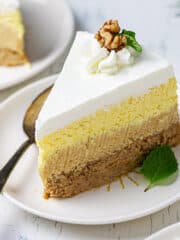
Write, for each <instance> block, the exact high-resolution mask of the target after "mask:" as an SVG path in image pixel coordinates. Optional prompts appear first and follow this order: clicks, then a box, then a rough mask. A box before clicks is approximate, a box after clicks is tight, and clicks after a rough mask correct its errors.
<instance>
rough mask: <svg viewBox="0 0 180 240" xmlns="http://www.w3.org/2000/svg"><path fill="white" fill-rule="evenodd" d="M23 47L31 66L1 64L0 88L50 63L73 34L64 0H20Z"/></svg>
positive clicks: (71, 18) (71, 17)
mask: <svg viewBox="0 0 180 240" xmlns="http://www.w3.org/2000/svg"><path fill="white" fill-rule="evenodd" d="M20 2H21V9H22V13H23V19H24V23H25V28H26V49H27V54H28V56H29V58H30V62H31V65H30V66H29V65H24V66H17V67H0V90H2V89H5V88H7V87H10V86H13V85H15V84H18V83H20V82H22V81H25V80H27V79H29V78H31V77H33V76H35V75H36V74H38V73H39V72H41V71H42V70H43V69H45V68H46V67H48V66H49V65H51V64H52V63H53V62H54V61H55V60H56V59H57V58H58V57H59V56H60V55H61V54H62V53H63V52H64V50H65V49H66V47H67V46H68V44H69V43H70V40H71V39H72V36H73V33H74V19H73V16H72V13H71V11H70V9H69V7H68V6H67V4H66V2H65V1H64V0H53V4H52V1H51V0H21V1H20Z"/></svg>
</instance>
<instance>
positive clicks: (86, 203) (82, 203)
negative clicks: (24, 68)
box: [0, 76, 180, 225]
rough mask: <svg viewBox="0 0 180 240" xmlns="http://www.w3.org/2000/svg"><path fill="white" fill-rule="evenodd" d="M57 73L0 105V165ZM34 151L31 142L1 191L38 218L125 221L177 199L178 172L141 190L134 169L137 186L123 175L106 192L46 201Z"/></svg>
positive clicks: (143, 182) (178, 153)
mask: <svg viewBox="0 0 180 240" xmlns="http://www.w3.org/2000/svg"><path fill="white" fill-rule="evenodd" d="M56 77H57V76H51V77H48V78H46V79H44V80H43V81H39V82H37V83H34V84H31V85H29V86H28V87H26V88H24V89H22V90H20V91H18V92H17V93H16V94H14V95H13V96H11V97H10V98H9V99H8V100H6V101H5V102H4V103H3V104H1V105H0V116H1V124H0V128H1V129H0V133H1V134H0V153H1V158H0V168H1V167H2V166H3V165H4V164H5V162H6V161H7V160H8V159H9V158H10V156H11V155H12V153H13V152H15V150H16V149H17V147H18V146H19V145H20V144H21V143H22V142H23V141H24V140H25V139H26V136H25V134H24V133H23V130H22V120H23V116H24V113H25V111H26V109H27V107H28V106H29V104H30V103H31V102H32V100H33V99H34V98H35V97H36V96H37V95H38V94H39V93H40V92H41V91H42V90H44V89H45V88H47V87H48V86H49V85H51V84H52V83H53V82H54V81H55V79H56ZM37 154H38V153H37V148H36V146H35V144H34V145H32V146H31V147H30V148H29V149H28V151H27V152H26V153H25V154H24V156H23V157H22V158H21V159H20V161H19V163H18V164H17V166H16V168H15V169H14V171H13V173H12V175H11V177H10V179H9V181H8V182H7V185H6V187H5V189H4V195H5V196H6V197H7V198H8V199H10V200H11V201H12V202H13V203H14V204H16V205H17V206H19V207H20V208H22V209H24V210H26V211H28V212H31V213H33V214H36V215H38V216H41V217H45V218H48V219H52V220H56V221H61V222H67V223H76V224H92V225H93V224H107V223H115V222H123V221H128V220H132V219H135V218H139V217H142V216H145V215H148V214H150V213H153V212H156V211H158V210H160V209H162V208H164V207H166V206H168V205H170V204H172V203H174V202H176V201H177V200H178V199H180V191H179V189H180V177H178V178H177V180H176V182H174V183H173V184H171V185H169V186H161V187H154V188H153V189H151V190H150V191H148V192H146V193H144V188H145V186H146V184H147V182H146V180H145V179H144V178H143V177H142V176H141V175H138V174H136V173H132V174H131V176H132V177H133V178H134V179H136V181H137V182H138V183H139V184H140V185H139V186H138V187H137V186H135V185H134V184H133V183H132V182H131V181H129V179H127V178H123V180H124V183H125V189H122V188H121V186H120V183H119V182H118V181H117V182H114V183H113V184H111V186H110V191H109V192H108V191H107V188H106V186H104V187H101V188H99V189H96V190H92V191H89V192H85V193H82V194H80V195H78V196H76V197H73V198H70V199H63V200H61V199H49V200H44V199H43V197H42V184H41V180H40V177H39V175H38V171H37ZM175 154H176V156H177V158H178V159H179V160H180V147H176V148H175Z"/></svg>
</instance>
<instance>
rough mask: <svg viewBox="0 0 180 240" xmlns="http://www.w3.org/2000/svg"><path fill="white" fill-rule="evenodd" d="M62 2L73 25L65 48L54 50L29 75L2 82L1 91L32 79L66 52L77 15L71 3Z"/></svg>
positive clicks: (73, 32) (62, 0)
mask: <svg viewBox="0 0 180 240" xmlns="http://www.w3.org/2000/svg"><path fill="white" fill-rule="evenodd" d="M61 4H63V5H64V7H65V8H66V13H67V15H68V18H69V22H70V27H71V31H69V36H68V39H67V41H66V43H65V45H64V47H63V48H59V49H57V50H56V51H52V52H51V53H50V56H49V58H48V59H46V61H43V64H42V65H41V66H40V67H38V68H37V69H35V70H33V72H30V73H29V74H28V76H21V77H18V78H17V79H16V80H15V81H13V82H7V83H6V82H4V83H1V84H0V91H3V90H5V89H8V88H10V87H14V86H16V85H19V84H21V83H23V82H26V81H28V80H30V79H32V78H33V77H35V76H37V75H38V74H40V73H42V72H43V71H44V69H46V68H48V67H50V66H51V65H52V64H53V63H54V62H55V61H56V60H57V59H58V58H59V57H60V56H61V55H62V54H63V53H64V52H65V50H66V49H67V47H68V45H69V44H70V42H71V41H72V39H73V37H74V34H75V17H74V15H73V12H72V9H71V7H70V6H69V4H68V3H67V2H66V1H65V0H61ZM52 53H53V54H52Z"/></svg>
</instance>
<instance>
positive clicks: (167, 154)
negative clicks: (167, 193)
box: [141, 145, 178, 191]
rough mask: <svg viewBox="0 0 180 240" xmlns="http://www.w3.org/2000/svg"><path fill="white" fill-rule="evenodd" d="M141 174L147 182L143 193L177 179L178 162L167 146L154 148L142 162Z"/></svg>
mask: <svg viewBox="0 0 180 240" xmlns="http://www.w3.org/2000/svg"><path fill="white" fill-rule="evenodd" d="M141 173H143V175H144V176H145V177H146V178H147V179H148V180H149V184H148V186H147V188H146V189H145V191H147V190H149V189H150V188H152V187H153V186H155V185H165V184H170V183H172V182H173V181H175V179H176V178H177V175H178V162H177V159H176V157H175V155H174V152H173V151H172V150H171V147H170V146H168V145H163V146H160V147H157V148H155V149H154V150H152V151H151V152H150V154H149V155H148V156H147V157H146V159H145V160H144V162H143V166H142V169H141Z"/></svg>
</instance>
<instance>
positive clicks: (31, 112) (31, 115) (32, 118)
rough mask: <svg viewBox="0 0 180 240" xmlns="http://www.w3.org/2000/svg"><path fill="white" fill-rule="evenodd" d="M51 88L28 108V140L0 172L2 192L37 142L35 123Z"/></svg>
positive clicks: (25, 125) (25, 126) (26, 125)
mask: <svg viewBox="0 0 180 240" xmlns="http://www.w3.org/2000/svg"><path fill="white" fill-rule="evenodd" d="M51 88H52V86H51V87H49V88H47V89H46V90H44V91H43V92H42V93H40V94H39V95H38V96H37V97H36V98H35V99H34V101H33V102H32V103H31V105H30V106H29V107H28V109H27V111H26V113H25V116H24V120H23V130H24V132H25V133H26V134H27V136H28V139H27V140H26V141H25V142H24V143H23V144H22V145H21V146H20V147H19V149H18V150H17V151H16V152H15V153H14V155H13V156H12V157H11V158H10V159H9V161H8V162H7V163H6V164H5V166H4V167H3V168H2V169H1V170H0V192H1V191H2V189H3V187H4V185H5V183H6V181H7V180H8V177H9V176H10V173H11V172H12V170H13V168H14V167H15V165H16V163H17V162H18V160H19V158H20V157H21V155H22V154H23V153H24V151H25V150H26V149H27V147H29V146H30V145H31V144H32V143H34V142H35V122H36V119H37V117H38V114H39V112H40V110H41V108H42V106H43V104H44V102H45V100H46V98H47V96H48V95H49V93H50V91H51Z"/></svg>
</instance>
